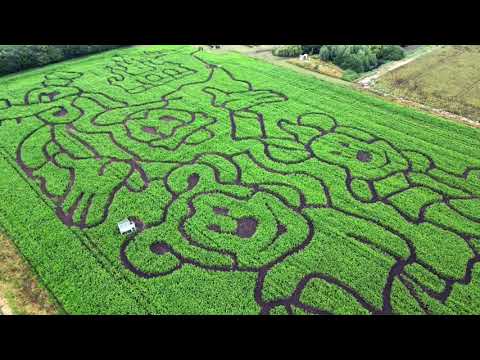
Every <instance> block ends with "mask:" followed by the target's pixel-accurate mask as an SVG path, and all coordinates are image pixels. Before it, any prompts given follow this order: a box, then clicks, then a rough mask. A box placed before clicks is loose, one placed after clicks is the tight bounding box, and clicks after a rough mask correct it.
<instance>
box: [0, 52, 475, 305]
mask: <svg viewBox="0 0 480 360" xmlns="http://www.w3.org/2000/svg"><path fill="white" fill-rule="evenodd" d="M2 82H3V86H2V90H0V99H1V100H0V136H1V139H2V143H1V152H2V158H3V162H2V165H3V166H2V178H3V180H2V183H1V185H2V187H0V189H1V190H2V195H3V196H4V197H6V198H8V199H11V201H9V202H5V203H4V205H2V207H1V208H0V209H1V210H2V212H1V213H0V221H1V222H2V224H3V227H4V229H5V231H7V232H9V234H10V235H11V236H12V239H13V240H14V241H15V242H16V244H17V246H18V247H19V249H20V250H21V251H22V253H23V254H24V256H25V257H26V258H27V259H28V260H29V261H30V262H31V264H32V267H33V268H34V269H35V270H36V271H37V272H38V274H39V276H40V277H41V279H42V280H43V282H44V284H45V285H46V286H47V287H49V289H50V290H51V292H52V293H53V294H54V296H55V297H56V298H57V299H58V300H59V302H60V303H61V304H62V305H63V306H64V307H65V309H66V311H67V312H71V313H262V314H329V313H339V314H391V313H409V314H411V313H420V314H431V313H475V312H478V310H479V309H480V302H479V300H478V299H479V297H478V296H475V295H478V292H479V290H478V289H479V288H480V287H479V286H478V285H479V276H480V273H479V271H480V267H478V266H476V264H477V263H478V262H479V261H480V253H479V250H480V217H479V215H478V210H477V209H478V206H479V203H480V200H479V199H480V198H479V196H480V160H479V159H478V156H477V155H476V152H477V149H478V145H479V144H480V137H479V133H478V131H477V130H473V129H468V128H463V127H460V126H458V125H454V124H449V123H445V122H442V121H441V120H440V119H437V118H433V117H430V116H428V115H425V114H420V113H418V112H415V111H412V110H409V109H405V108H400V107H398V106H396V105H389V104H386V103H383V102H381V101H380V100H378V99H373V98H369V97H367V96H365V95H363V94H359V93H355V92H353V91H352V90H348V89H344V88H341V87H336V86H333V85H330V84H326V83H323V82H319V81H318V80H315V79H310V78H305V77H302V76H301V75H298V74H296V73H294V72H291V71H288V70H285V69H281V68H276V67H274V66H271V65H268V64H266V63H261V62H258V61H255V60H252V59H248V58H244V57H242V56H240V55H234V54H223V55H215V54H209V53H206V52H202V51H200V50H196V49H193V48H191V47H178V46H161V47H155V48H153V49H148V50H143V49H142V50H140V49H127V50H117V51H113V52H109V53H106V54H102V55H97V56H94V57H91V58H88V59H83V60H78V61H74V62H69V63H65V64H62V65H55V66H52V67H47V68H46V69H45V70H41V71H33V72H29V73H26V74H24V75H18V76H16V77H8V78H5V79H3V80H1V81H0V83H2ZM2 98H3V99H2ZM15 189H17V190H15ZM15 191H16V192H17V193H18V192H19V191H22V194H21V195H20V196H19V198H18V200H13V195H12V192H15ZM39 200H41V201H39ZM19 201H20V202H21V203H23V207H24V208H23V209H22V208H21V206H22V205H18V202H19ZM29 203H31V204H35V205H32V209H31V211H34V210H35V211H37V213H35V214H34V215H32V216H31V218H29V216H28V215H27V212H28V210H27V209H25V206H27V205H28V204H29ZM19 214H24V216H23V217H22V218H21V219H19ZM125 217H129V218H130V219H131V220H133V221H135V223H136V225H137V229H138V231H137V233H136V234H134V235H132V236H129V237H126V238H122V237H121V236H120V235H119V234H117V233H116V229H115V226H116V225H115V224H116V222H118V221H120V220H122V219H123V218H125ZM42 221H44V225H42V226H40V227H38V228H36V227H35V226H36V225H35V224H39V223H42ZM45 224H48V227H46V226H47V225H45ZM68 259H72V260H68ZM80 259H84V260H82V261H80ZM82 262H83V264H84V265H81V263H82ZM75 269H76V270H75ZM61 274H67V275H64V276H65V277H64V278H63V279H62V276H61ZM95 284H96V285H95ZM100 284H103V285H100ZM82 292H83V293H85V292H88V296H86V295H85V296H82V295H81V294H82ZM475 299H476V300H475Z"/></svg>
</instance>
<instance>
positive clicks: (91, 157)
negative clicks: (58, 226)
mask: <svg viewBox="0 0 480 360" xmlns="http://www.w3.org/2000/svg"><path fill="white" fill-rule="evenodd" d="M80 76H82V74H80V73H72V72H55V73H52V74H49V75H47V76H46V80H45V81H44V82H43V83H42V87H39V88H36V89H33V90H31V91H29V92H27V94H26V95H25V97H24V101H23V102H16V101H10V100H9V101H8V107H6V108H4V109H1V110H0V123H2V124H4V123H6V122H9V123H10V124H16V125H14V126H18V133H21V134H22V138H21V139H20V141H19V143H18V145H16V162H17V164H18V166H19V167H20V168H21V169H22V170H23V171H24V173H25V174H26V175H27V176H28V177H30V178H31V179H33V180H35V181H36V182H37V183H38V185H39V188H40V191H41V192H42V193H43V194H44V195H45V196H46V197H47V198H49V199H50V200H51V201H53V203H54V204H55V207H56V213H57V215H58V217H59V218H60V219H61V220H62V221H63V222H64V223H65V224H66V225H75V226H79V227H81V228H83V227H90V226H95V225H97V224H99V223H101V222H102V221H103V220H105V218H106V216H107V212H108V207H109V205H110V204H111V202H112V201H113V198H114V196H115V193H116V192H117V191H119V190H120V189H121V188H122V187H123V186H127V187H129V188H132V189H133V188H143V187H144V186H146V185H145V182H146V176H145V174H144V172H143V170H142V169H141V167H140V166H138V165H137V164H136V163H135V162H134V161H133V160H132V159H131V156H130V157H128V156H122V155H121V154H120V152H119V151H117V153H116V154H110V153H108V151H105V149H104V148H102V147H100V146H97V147H95V146H92V145H91V144H89V142H88V139H87V138H85V136H86V134H85V133H81V132H79V130H78V128H77V127H76V126H78V125H79V124H80V125H81V124H82V122H88V119H89V117H90V116H96V115H98V114H99V113H103V112H108V111H111V109H115V108H125V107H126V104H125V103H123V102H118V101H115V100H114V99H111V98H110V97H108V96H107V95H104V94H99V93H86V92H83V91H82V90H81V89H79V88H77V87H76V86H74V81H75V80H76V79H78V78H79V77H80ZM23 125H25V126H23ZM27 125H28V126H27ZM133 176H138V177H139V178H140V179H142V181H143V182H144V184H143V185H140V186H139V185H137V186H136V187H135V186H133V185H132V184H130V182H129V179H130V178H132V177H133Z"/></svg>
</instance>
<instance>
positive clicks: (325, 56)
mask: <svg viewBox="0 0 480 360" xmlns="http://www.w3.org/2000/svg"><path fill="white" fill-rule="evenodd" d="M300 54H310V55H312V56H315V57H318V58H320V59H321V60H323V61H328V62H332V63H334V64H335V65H337V66H338V67H340V68H342V69H343V70H351V71H354V72H356V73H362V72H366V71H370V70H372V69H375V68H377V67H378V66H380V65H382V64H384V63H386V62H388V61H395V60H400V59H403V58H404V57H405V52H404V50H403V49H402V47H401V46H400V45H288V46H283V47H280V48H277V49H275V50H274V55H277V56H284V57H295V56H299V55H300Z"/></svg>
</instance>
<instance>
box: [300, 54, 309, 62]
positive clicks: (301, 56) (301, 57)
mask: <svg viewBox="0 0 480 360" xmlns="http://www.w3.org/2000/svg"><path fill="white" fill-rule="evenodd" d="M300 60H301V61H307V60H308V54H302V55H300Z"/></svg>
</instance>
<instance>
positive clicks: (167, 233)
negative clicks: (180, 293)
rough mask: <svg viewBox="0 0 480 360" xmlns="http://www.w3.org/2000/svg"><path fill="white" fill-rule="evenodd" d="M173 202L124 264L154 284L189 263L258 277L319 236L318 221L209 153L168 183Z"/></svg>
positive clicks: (135, 241) (128, 247)
mask: <svg viewBox="0 0 480 360" xmlns="http://www.w3.org/2000/svg"><path fill="white" fill-rule="evenodd" d="M163 181H164V185H165V187H166V189H167V190H168V192H169V193H170V194H171V196H172V202H171V203H170V205H169V206H168V207H165V208H164V210H163V214H159V218H160V219H161V220H160V221H158V222H152V223H147V224H145V227H144V229H143V230H142V231H141V232H140V233H138V234H136V235H135V236H134V237H132V238H129V239H127V240H126V241H125V242H124V244H123V245H122V249H121V259H122V261H123V263H124V265H125V266H126V267H127V268H128V269H130V270H131V271H132V272H134V273H135V274H137V275H138V276H141V277H144V278H155V277H160V276H165V275H168V274H171V273H172V272H174V271H176V270H178V269H180V268H182V267H183V266H184V265H186V264H188V265H193V266H197V267H200V268H203V269H207V270H212V271H239V272H258V271H260V270H261V269H264V268H270V267H272V266H274V264H276V263H277V262H279V261H281V260H282V259H283V258H284V257H287V256H289V254H291V253H293V252H295V251H298V250H299V249H300V248H302V247H303V246H305V244H307V243H308V242H309V241H310V240H311V238H312V236H313V225H312V223H311V221H309V220H308V219H307V218H305V217H304V216H302V214H301V213H299V212H298V209H297V208H296V207H295V206H293V205H292V204H289V203H288V202H286V201H285V200H284V199H283V198H282V197H281V196H280V197H279V196H278V194H277V193H275V192H273V191H269V190H268V189H267V188H262V187H259V186H258V185H254V184H242V183H241V182H240V174H239V173H238V171H237V168H236V166H235V164H234V163H232V162H231V161H230V160H229V159H228V158H227V157H222V156H220V155H213V154H205V155H202V156H199V157H198V159H197V160H195V161H194V162H193V163H192V164H191V165H182V166H177V167H175V168H173V169H172V170H171V171H170V172H169V173H168V174H167V176H166V177H165V178H164V179H163Z"/></svg>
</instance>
